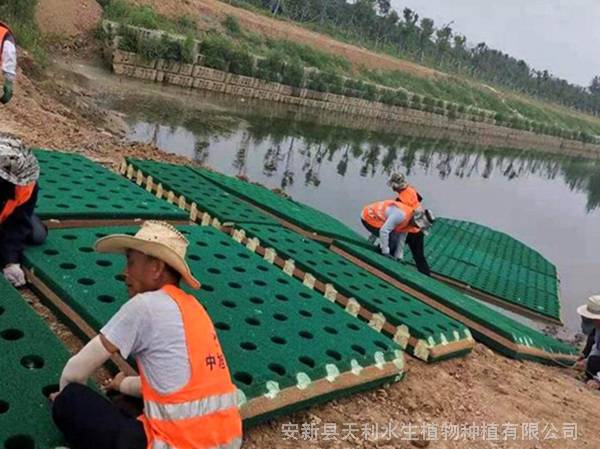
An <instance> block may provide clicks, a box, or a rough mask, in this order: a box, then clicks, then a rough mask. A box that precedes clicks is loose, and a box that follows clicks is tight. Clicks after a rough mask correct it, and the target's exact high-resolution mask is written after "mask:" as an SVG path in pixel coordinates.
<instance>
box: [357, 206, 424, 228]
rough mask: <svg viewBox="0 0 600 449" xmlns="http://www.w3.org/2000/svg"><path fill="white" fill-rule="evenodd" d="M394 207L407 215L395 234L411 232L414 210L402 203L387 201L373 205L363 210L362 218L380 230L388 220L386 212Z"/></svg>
mask: <svg viewBox="0 0 600 449" xmlns="http://www.w3.org/2000/svg"><path fill="white" fill-rule="evenodd" d="M392 205H393V206H395V207H397V208H398V209H400V210H401V211H402V212H404V215H405V218H404V221H403V222H402V223H400V224H399V225H398V226H396V228H394V232H409V229H410V228H411V226H410V225H409V223H410V221H411V219H412V214H413V212H414V209H413V208H412V207H409V206H407V205H406V204H403V203H401V202H400V201H394V200H386V201H378V202H376V203H371V204H369V205H368V206H366V207H364V208H363V210H362V213H361V218H362V219H363V220H364V221H366V222H367V223H368V224H369V225H370V226H372V227H374V228H376V229H380V228H381V227H382V226H383V224H384V223H385V221H386V220H387V217H386V216H385V211H386V210H387V208H388V207H390V206H392Z"/></svg>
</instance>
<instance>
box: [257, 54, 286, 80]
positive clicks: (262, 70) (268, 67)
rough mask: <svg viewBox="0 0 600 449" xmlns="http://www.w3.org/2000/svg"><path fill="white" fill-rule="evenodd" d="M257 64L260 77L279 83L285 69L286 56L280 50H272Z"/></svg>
mask: <svg viewBox="0 0 600 449" xmlns="http://www.w3.org/2000/svg"><path fill="white" fill-rule="evenodd" d="M257 66H258V70H257V75H258V77H259V78H262V79H264V80H267V81H272V82H274V83H279V82H281V79H282V78H281V74H282V73H283V71H284V66H285V57H284V55H282V54H281V53H279V52H272V53H270V54H269V55H268V56H267V57H266V58H264V59H261V60H259V61H258V64H257Z"/></svg>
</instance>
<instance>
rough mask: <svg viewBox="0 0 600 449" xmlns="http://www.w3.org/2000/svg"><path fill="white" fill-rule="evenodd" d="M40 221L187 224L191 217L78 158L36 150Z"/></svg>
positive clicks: (99, 166)
mask: <svg viewBox="0 0 600 449" xmlns="http://www.w3.org/2000/svg"><path fill="white" fill-rule="evenodd" d="M34 154H35V156H36V157H37V159H38V161H39V164H40V179H39V185H40V192H39V197H38V201H37V206H36V213H37V214H38V215H39V216H40V218H42V219H44V220H47V219H57V220H70V219H71V220H72V219H98V220H103V219H104V220H106V219H134V218H156V219H162V220H187V219H188V214H186V213H185V212H184V211H182V210H181V209H179V208H178V207H176V206H175V205H172V204H168V203H167V202H165V201H161V200H159V199H158V198H156V197H155V196H154V195H152V194H151V193H149V192H146V191H145V190H144V189H142V188H140V187H138V186H136V185H134V184H132V183H131V182H129V181H127V180H126V179H124V178H123V177H122V176H119V175H118V174H116V173H113V172H111V171H110V170H108V169H106V168H104V167H102V166H101V165H99V164H96V163H95V162H92V161H90V160H89V159H86V158H85V157H83V156H81V155H78V154H68V153H60V152H56V151H45V150H34Z"/></svg>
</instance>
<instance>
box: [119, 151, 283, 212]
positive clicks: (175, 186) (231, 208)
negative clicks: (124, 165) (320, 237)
mask: <svg viewBox="0 0 600 449" xmlns="http://www.w3.org/2000/svg"><path fill="white" fill-rule="evenodd" d="M128 162H129V163H130V164H132V165H133V166H134V167H135V168H136V169H138V170H142V172H143V173H144V174H147V175H149V176H152V179H153V182H154V183H160V184H162V186H163V188H164V189H166V190H171V191H173V192H174V193H176V194H177V195H178V196H179V195H183V196H184V197H185V198H186V199H187V200H188V201H191V202H195V203H197V205H198V208H199V209H200V210H202V211H204V212H207V213H208V214H210V215H211V216H212V217H216V218H218V219H219V221H221V222H233V223H239V222H245V223H265V224H276V223H277V222H276V221H275V220H273V219H272V218H269V217H268V216H267V215H265V214H264V213H263V212H262V211H260V210H258V209H257V208H255V207H252V206H251V205H249V204H248V203H246V202H244V201H240V200H239V199H238V198H237V197H236V196H235V195H231V194H230V193H228V192H226V191H225V190H223V189H221V188H219V187H218V186H216V185H215V184H213V183H212V182H210V181H208V180H206V179H205V178H203V177H202V176H200V175H199V174H198V173H196V172H195V171H194V170H193V169H191V168H190V167H185V166H182V165H176V164H167V163H163V162H154V161H146V160H139V159H128Z"/></svg>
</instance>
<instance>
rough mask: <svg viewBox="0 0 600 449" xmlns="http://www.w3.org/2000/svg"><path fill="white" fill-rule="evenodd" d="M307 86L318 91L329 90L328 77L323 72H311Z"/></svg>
mask: <svg viewBox="0 0 600 449" xmlns="http://www.w3.org/2000/svg"><path fill="white" fill-rule="evenodd" d="M306 87H307V88H309V89H312V90H316V91H317V92H327V77H326V75H325V73H323V72H311V73H310V74H309V75H308V80H307V82H306Z"/></svg>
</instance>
